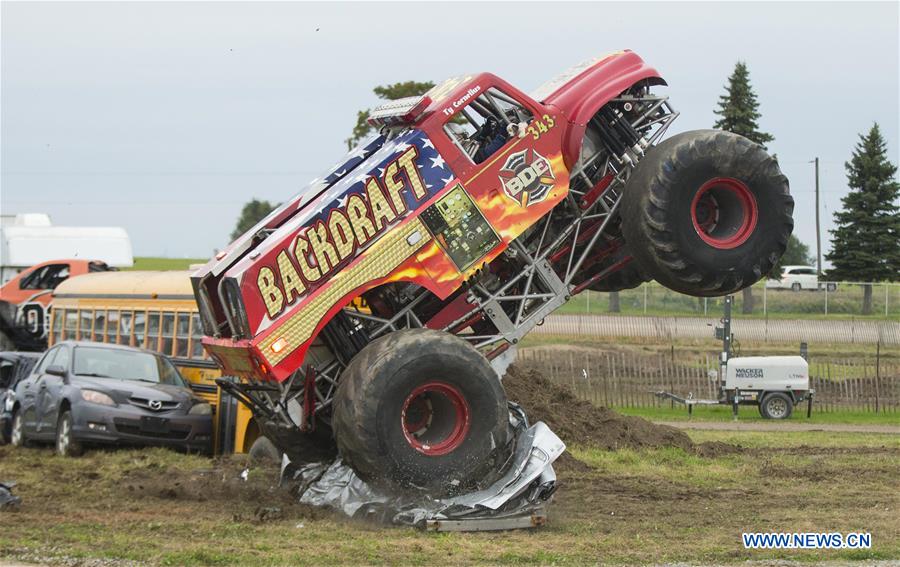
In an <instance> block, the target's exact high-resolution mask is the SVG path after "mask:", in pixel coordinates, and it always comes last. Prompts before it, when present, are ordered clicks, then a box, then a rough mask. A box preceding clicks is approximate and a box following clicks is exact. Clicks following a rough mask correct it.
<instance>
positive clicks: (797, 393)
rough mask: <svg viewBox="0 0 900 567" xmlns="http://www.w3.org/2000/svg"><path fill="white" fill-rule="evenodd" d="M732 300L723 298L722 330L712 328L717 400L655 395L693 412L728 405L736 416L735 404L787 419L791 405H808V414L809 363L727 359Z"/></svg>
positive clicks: (763, 358) (780, 358)
mask: <svg viewBox="0 0 900 567" xmlns="http://www.w3.org/2000/svg"><path fill="white" fill-rule="evenodd" d="M732 300H733V298H732V297H731V296H730V295H729V296H727V297H726V298H725V316H724V317H723V318H722V327H716V337H717V338H720V339H722V352H721V353H720V356H719V372H718V377H717V383H718V390H719V394H718V398H717V399H715V400H701V399H696V398H694V397H693V394H690V395H688V396H687V397H686V398H682V397H680V396H677V395H676V394H674V393H672V392H656V395H657V396H659V397H662V398H671V399H673V400H675V401H677V402H679V403H683V404H685V405H687V407H688V413H693V408H694V406H695V405H716V404H728V405H731V406H732V408H733V413H734V415H735V417H737V413H738V406H739V405H755V406H758V407H759V413H760V414H761V415H762V416H763V417H764V418H766V419H787V418H789V417H791V413H792V412H793V410H794V406H796V405H797V404H799V403H800V402H803V401H806V402H808V404H807V408H806V417H809V416H810V414H811V413H812V400H813V396H814V395H815V391H814V390H813V389H811V388H810V387H809V364H808V363H807V361H806V359H805V358H804V357H802V356H736V357H732V356H731V345H732V341H733V340H734V336H733V335H732V334H731V304H732Z"/></svg>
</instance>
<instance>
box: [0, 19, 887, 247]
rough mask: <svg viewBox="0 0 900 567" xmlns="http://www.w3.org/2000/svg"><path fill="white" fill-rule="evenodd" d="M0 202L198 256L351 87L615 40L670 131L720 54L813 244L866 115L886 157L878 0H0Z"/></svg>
mask: <svg viewBox="0 0 900 567" xmlns="http://www.w3.org/2000/svg"><path fill="white" fill-rule="evenodd" d="M0 10H2V14H0V16H2V54H0V73H2V76H0V79H2V83H0V102H2V109H0V110H2V116H0V120H2V125H0V137H2V139H0V141H2V156H0V157H2V164H0V165H2V179H0V182H2V194H0V208H2V212H3V214H11V213H15V212H47V213H49V214H50V215H51V216H52V219H53V222H54V223H55V224H59V225H113V226H123V227H125V228H126V229H127V230H128V233H129V234H130V235H131V238H132V242H133V245H134V251H135V254H136V255H141V256H146V255H154V256H155V255H162V256H171V257H208V256H209V255H211V254H212V251H213V249H215V248H217V247H221V246H223V245H225V244H226V243H227V241H228V234H229V233H230V232H231V230H232V228H233V227H234V223H235V220H236V218H237V216H238V213H239V211H240V209H241V206H242V205H243V203H244V202H245V201H247V200H249V199H250V198H252V197H258V198H263V199H268V200H271V201H275V202H280V201H282V200H284V199H287V198H288V197H290V196H291V195H292V194H293V193H294V192H296V191H297V190H298V189H299V188H301V187H302V186H303V185H305V184H306V183H307V182H308V181H309V180H310V179H312V178H313V177H315V176H316V175H318V174H319V173H320V172H321V171H322V170H324V169H326V168H327V167H329V166H330V165H331V164H332V163H334V162H335V161H336V160H337V158H338V157H340V156H341V155H342V154H343V152H344V144H343V140H344V139H345V138H347V136H348V134H349V131H350V129H351V128H352V126H353V124H354V122H355V119H356V111H357V110H359V109H361V108H365V107H368V106H371V105H373V104H375V103H376V99H375V97H374V95H373V94H372V87H373V86H375V85H378V84H384V83H390V82H396V81H403V80H409V79H417V80H434V81H438V80H441V79H443V78H446V77H448V76H451V75H454V74H459V73H464V72H478V71H491V72H494V73H496V74H498V75H500V76H501V77H503V78H505V79H507V80H509V81H510V82H512V83H513V84H515V85H517V86H519V87H520V88H522V89H523V90H524V91H525V92H528V91H530V90H532V89H533V88H535V87H536V86H538V85H539V84H541V83H542V82H544V81H545V80H546V79H548V78H550V77H552V76H554V75H556V74H557V73H559V72H560V71H562V70H563V69H565V68H567V67H569V66H571V65H573V64H575V63H578V62H580V61H581V60H583V59H586V58H588V57H592V56H596V55H599V54H602V53H605V52H608V51H611V50H617V49H625V48H628V49H633V50H634V51H636V52H638V53H639V54H640V55H642V56H643V57H644V58H645V59H646V60H647V61H648V62H650V63H651V64H652V65H654V66H655V67H656V68H657V69H658V70H659V71H660V72H661V73H662V75H663V76H664V77H665V78H666V79H667V80H668V82H669V85H670V86H669V87H668V88H665V89H663V90H664V91H665V92H666V93H668V94H669V95H670V96H671V101H672V104H673V105H674V107H675V108H676V109H677V110H679V111H680V112H681V113H682V114H681V117H680V118H679V119H678V120H677V121H676V122H675V125H674V126H673V130H671V132H672V133H674V132H678V131H683V130H691V129H696V128H708V127H711V126H712V123H713V121H714V120H715V116H714V115H713V113H712V111H713V109H714V108H715V106H716V101H717V99H718V97H719V95H720V94H721V93H722V91H723V85H724V83H725V80H726V78H727V77H728V75H729V74H730V73H731V71H732V69H733V67H734V64H735V62H736V61H737V60H744V61H746V62H747V64H748V66H749V69H750V75H751V80H752V84H753V87H754V88H755V90H756V92H757V94H758V96H759V101H760V110H761V112H762V120H761V123H760V125H761V127H762V128H763V129H764V130H765V131H767V132H769V133H771V134H772V135H774V136H775V142H774V143H772V144H771V145H770V147H769V149H770V151H773V152H775V153H777V154H778V157H779V160H780V163H781V164H782V168H783V169H784V171H785V173H786V174H787V175H788V177H789V178H790V181H791V191H792V193H793V194H794V197H795V199H796V201H797V208H796V212H795V221H796V228H795V234H797V235H798V236H799V237H800V239H801V240H803V241H804V242H806V243H808V244H809V245H810V247H811V249H812V250H813V251H814V250H815V220H814V219H815V217H814V206H813V204H814V195H813V166H812V165H811V164H809V163H808V162H809V160H811V159H812V158H813V157H815V156H819V158H820V160H821V187H822V197H823V207H822V215H823V221H824V222H823V247H824V248H826V249H827V248H828V242H829V240H830V235H829V234H828V233H827V232H826V231H827V229H828V228H830V227H831V226H832V222H831V221H832V214H833V212H834V211H835V210H837V209H839V208H840V206H841V203H840V199H841V197H842V196H843V195H844V194H845V193H846V191H847V188H846V177H845V175H844V166H843V164H844V162H845V161H846V160H847V159H848V158H849V156H850V152H851V150H852V148H853V146H854V144H855V143H856V141H857V134H858V133H859V132H862V131H865V130H868V129H869V128H870V127H871V125H872V123H873V122H874V121H877V122H878V123H879V124H880V125H881V127H882V129H883V132H884V135H885V137H886V139H887V142H888V148H889V151H890V155H891V159H892V160H893V161H894V163H896V162H897V161H898V159H897V156H898V51H900V45H898V3H896V2H888V3H871V4H867V3H861V2H852V3H850V2H847V3H813V2H804V3H784V2H779V3H775V2H771V3H769V2H766V3H762V2H755V3H680V2H667V3H634V2H632V3H627V4H625V3H597V4H586V3H580V4H563V3H560V2H555V3H552V4H551V3H546V4H543V3H528V4H515V3H502V4H464V3H454V4H437V3H430V4H420V3H400V4H380V3H367V4H338V3H331V4H315V3H307V4H299V3H249V2H248V3H213V2H208V3H169V2H166V3H74V2H73V3H63V4H55V3H15V2H3V3H2V8H0Z"/></svg>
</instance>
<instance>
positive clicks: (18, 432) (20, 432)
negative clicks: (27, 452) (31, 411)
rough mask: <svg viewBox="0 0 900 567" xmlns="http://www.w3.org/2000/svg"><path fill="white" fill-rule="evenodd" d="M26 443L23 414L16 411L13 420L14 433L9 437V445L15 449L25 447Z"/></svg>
mask: <svg viewBox="0 0 900 567" xmlns="http://www.w3.org/2000/svg"><path fill="white" fill-rule="evenodd" d="M26 442H27V441H26V439H25V424H24V422H23V421H22V412H20V411H16V412H15V413H14V414H13V418H12V431H11V432H10V435H9V443H10V445H12V446H13V447H24V446H25V443H26Z"/></svg>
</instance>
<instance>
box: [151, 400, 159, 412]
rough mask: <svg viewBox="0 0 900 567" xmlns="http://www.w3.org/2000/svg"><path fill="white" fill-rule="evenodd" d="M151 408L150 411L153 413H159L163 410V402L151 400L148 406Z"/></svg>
mask: <svg viewBox="0 0 900 567" xmlns="http://www.w3.org/2000/svg"><path fill="white" fill-rule="evenodd" d="M147 405H148V406H150V409H152V410H153V411H159V410H161V409H162V402H161V401H159V400H150V403H148V404H147Z"/></svg>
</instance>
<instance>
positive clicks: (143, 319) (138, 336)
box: [134, 311, 147, 348]
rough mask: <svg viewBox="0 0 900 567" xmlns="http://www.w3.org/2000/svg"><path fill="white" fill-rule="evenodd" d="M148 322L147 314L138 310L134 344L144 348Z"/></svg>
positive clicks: (135, 315)
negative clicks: (145, 330)
mask: <svg viewBox="0 0 900 567" xmlns="http://www.w3.org/2000/svg"><path fill="white" fill-rule="evenodd" d="M146 324H147V314H146V313H144V312H143V311H137V312H135V314H134V346H136V347H138V348H144V329H145V328H146V327H145V325H146Z"/></svg>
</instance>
